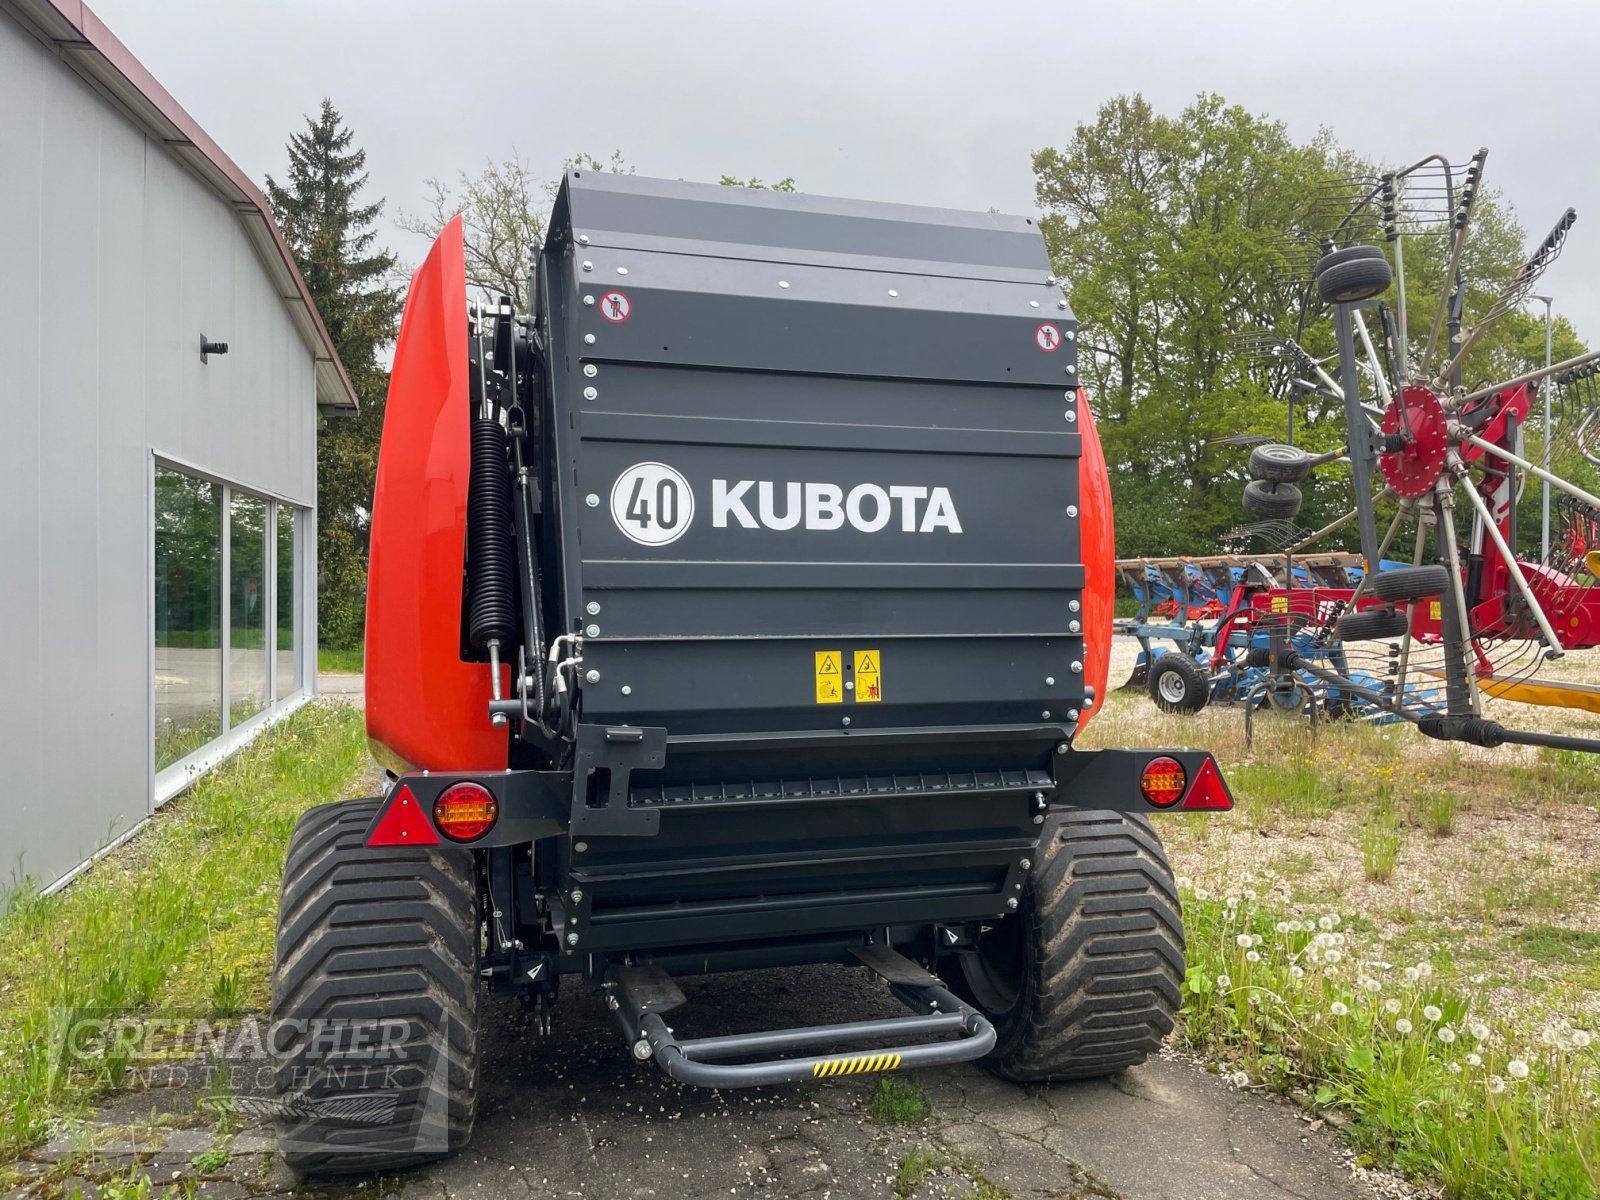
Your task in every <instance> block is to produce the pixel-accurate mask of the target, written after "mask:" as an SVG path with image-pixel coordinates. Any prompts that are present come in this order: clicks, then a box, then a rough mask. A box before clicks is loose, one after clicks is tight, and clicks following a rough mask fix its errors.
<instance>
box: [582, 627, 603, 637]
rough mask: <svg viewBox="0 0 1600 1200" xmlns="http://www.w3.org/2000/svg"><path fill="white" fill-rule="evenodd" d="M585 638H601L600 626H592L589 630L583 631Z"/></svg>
mask: <svg viewBox="0 0 1600 1200" xmlns="http://www.w3.org/2000/svg"><path fill="white" fill-rule="evenodd" d="M583 636H584V637H599V636H600V626H598V625H590V626H589V627H588V628H587V629H585V630H584V631H583Z"/></svg>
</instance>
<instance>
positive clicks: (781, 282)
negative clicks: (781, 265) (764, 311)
mask: <svg viewBox="0 0 1600 1200" xmlns="http://www.w3.org/2000/svg"><path fill="white" fill-rule="evenodd" d="M778 286H779V287H781V288H786V287H788V286H789V281H788V280H787V279H780V280H778Z"/></svg>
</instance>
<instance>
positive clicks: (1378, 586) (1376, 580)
mask: <svg viewBox="0 0 1600 1200" xmlns="http://www.w3.org/2000/svg"><path fill="white" fill-rule="evenodd" d="M1449 586H1450V569H1449V568H1448V567H1441V566H1438V565H1437V564H1435V565H1433V566H1428V567H1394V568H1392V569H1391V570H1388V571H1380V572H1378V574H1376V575H1374V576H1373V577H1372V594H1373V595H1374V596H1376V597H1377V598H1378V599H1379V600H1387V601H1388V602H1389V603H1390V604H1396V603H1399V604H1406V603H1409V602H1410V601H1412V600H1426V599H1427V598H1428V597H1429V596H1437V595H1440V594H1441V593H1442V592H1444V590H1445V589H1446V588H1448V587H1449Z"/></svg>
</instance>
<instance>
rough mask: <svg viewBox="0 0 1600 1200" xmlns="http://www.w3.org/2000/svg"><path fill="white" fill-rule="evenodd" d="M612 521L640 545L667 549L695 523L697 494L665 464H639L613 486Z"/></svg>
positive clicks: (623, 474) (629, 469)
mask: <svg viewBox="0 0 1600 1200" xmlns="http://www.w3.org/2000/svg"><path fill="white" fill-rule="evenodd" d="M611 519H612V520H613V521H615V522H616V523H617V528H618V529H620V530H622V532H623V533H624V534H626V535H627V536H628V537H629V538H632V539H633V540H634V541H636V542H638V543H639V544H640V545H642V546H665V545H666V544H667V543H668V542H675V541H677V540H678V539H679V538H681V537H682V536H683V535H684V532H685V531H686V530H687V529H688V528H689V522H690V521H693V520H694V493H693V492H692V491H690V490H689V481H688V480H687V479H685V478H684V477H683V476H682V475H680V474H678V472H677V471H675V470H673V469H672V468H671V467H669V466H667V465H666V463H658V462H645V463H638V464H636V465H635V466H631V467H629V468H628V469H627V470H626V471H624V472H623V473H622V474H621V475H618V476H617V482H616V483H615V484H613V485H612V487H611Z"/></svg>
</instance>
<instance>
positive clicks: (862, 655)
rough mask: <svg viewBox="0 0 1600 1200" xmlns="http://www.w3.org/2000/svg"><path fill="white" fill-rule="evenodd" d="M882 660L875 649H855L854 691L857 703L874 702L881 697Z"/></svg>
mask: <svg viewBox="0 0 1600 1200" xmlns="http://www.w3.org/2000/svg"><path fill="white" fill-rule="evenodd" d="M882 666H883V663H882V661H881V660H880V658H879V656H878V652H877V651H876V650H857V651H856V661H855V675H856V677H855V685H856V688H855V692H856V703H857V704H876V703H878V701H880V700H882V699H883V672H882V670H881V669H880V668H881V667H882Z"/></svg>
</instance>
